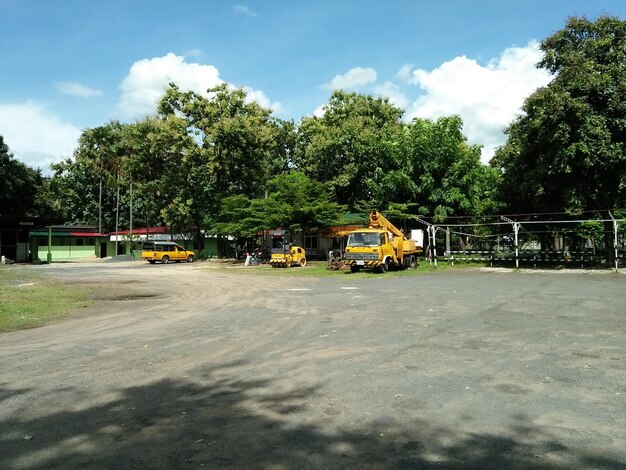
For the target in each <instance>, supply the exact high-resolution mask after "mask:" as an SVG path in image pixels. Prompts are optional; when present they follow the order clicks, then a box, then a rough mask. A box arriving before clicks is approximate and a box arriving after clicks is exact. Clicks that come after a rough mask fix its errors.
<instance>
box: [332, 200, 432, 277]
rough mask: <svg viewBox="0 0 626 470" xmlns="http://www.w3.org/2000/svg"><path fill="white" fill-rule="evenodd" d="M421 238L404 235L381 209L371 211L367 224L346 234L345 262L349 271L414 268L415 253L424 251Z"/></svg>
mask: <svg viewBox="0 0 626 470" xmlns="http://www.w3.org/2000/svg"><path fill="white" fill-rule="evenodd" d="M414 232H420V231H414ZM422 235H423V234H422ZM421 238H422V240H423V236H422V237H421ZM422 240H415V239H410V240H409V239H407V238H406V236H405V235H404V233H403V232H402V231H401V230H399V229H398V228H396V227H395V226H394V225H393V224H392V223H391V222H389V221H388V220H387V219H386V218H385V217H384V216H383V215H382V214H381V213H380V212H378V211H372V212H371V213H370V223H369V226H368V228H363V229H357V230H354V231H352V232H350V234H349V235H348V240H347V242H346V250H345V254H344V263H345V264H346V265H347V266H349V267H350V270H351V271H352V272H357V271H359V270H361V269H371V270H377V271H379V272H381V273H384V272H387V271H388V270H389V269H392V268H393V269H401V268H415V267H416V266H417V257H418V256H420V255H422V254H423V252H424V250H423V246H422Z"/></svg>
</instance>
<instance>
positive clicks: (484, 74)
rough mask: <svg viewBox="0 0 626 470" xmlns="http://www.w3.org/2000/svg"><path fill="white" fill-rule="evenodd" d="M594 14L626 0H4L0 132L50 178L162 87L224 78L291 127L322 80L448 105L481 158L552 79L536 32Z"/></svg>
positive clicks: (313, 102)
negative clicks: (100, 131)
mask: <svg viewBox="0 0 626 470" xmlns="http://www.w3.org/2000/svg"><path fill="white" fill-rule="evenodd" d="M602 15H612V16H617V17H619V18H621V19H626V2H624V0H602V1H600V0H429V1H423V0H413V1H411V0H404V1H399V0H387V1H380V0H363V1H358V0H316V1H311V0H291V1H288V2H287V1H278V0H275V1H269V0H265V1H261V0H258V1H244V0H235V1H226V0H219V1H218V0H214V1H211V0H204V1H202V0H181V1H178V2H173V1H171V0H167V1H166V0H133V1H130V2H129V1H128V0H105V1H99V2H97V1H86V0H47V1H42V0H0V18H1V19H2V21H1V25H2V26H1V27H0V135H2V136H3V137H4V141H5V143H6V144H7V145H8V146H9V150H10V152H11V153H12V154H13V155H14V156H15V158H17V159H18V160H20V161H22V162H24V163H26V164H27V165H29V166H31V167H37V168H41V169H42V170H43V171H44V173H48V172H49V165H50V164H51V163H53V162H58V161H61V160H63V159H65V158H68V157H71V155H72V152H73V150H74V149H75V147H76V143H77V139H78V137H79V136H80V134H81V132H82V131H83V130H85V129H87V128H92V127H97V126H100V125H103V124H106V123H107V122H109V121H111V120H120V121H122V122H134V121H135V120H137V119H141V118H143V117H145V116H147V115H151V114H154V113H155V111H156V106H155V103H156V102H157V101H158V99H159V97H160V96H161V94H162V93H163V91H164V89H165V87H166V86H167V84H168V83H169V82H171V81H174V82H176V83H177V84H178V85H179V86H180V87H181V88H183V89H189V90H194V91H197V92H198V93H203V92H205V91H206V89H207V88H209V87H212V86H215V85H217V84H219V83H224V82H226V83H228V84H230V85H231V86H234V87H238V88H244V89H245V90H246V91H247V92H248V97H249V99H250V100H254V101H256V102H258V103H259V104H261V105H263V106H265V107H268V108H270V109H272V110H273V113H274V115H275V116H276V117H278V118H281V119H293V120H294V121H296V122H298V121H300V119H301V118H302V117H305V116H312V115H320V114H321V113H323V107H324V104H326V103H327V102H328V100H329V98H330V95H331V93H332V91H333V90H334V89H343V90H345V91H355V92H359V93H367V94H371V95H373V96H377V97H379V96H381V97H387V98H389V99H390V101H391V102H392V103H394V104H395V105H396V106H398V107H400V108H402V109H403V110H404V116H403V119H404V120H405V121H407V122H410V120H411V119H413V118H416V117H419V118H429V119H436V118H438V117H441V116H449V115H452V114H458V115H460V116H461V117H462V119H463V122H464V127H463V131H464V134H465V135H466V136H467V138H468V142H469V143H470V144H477V145H481V146H482V147H483V149H482V160H483V161H484V162H488V161H489V159H490V158H491V157H492V156H493V152H494V150H495V149H496V148H497V147H498V146H500V145H502V144H504V142H505V141H506V136H505V134H504V133H503V130H504V129H505V128H506V127H507V126H508V125H509V124H510V123H511V122H512V120H513V119H514V118H515V116H516V115H518V114H519V112H520V108H521V106H522V104H523V102H524V99H525V98H526V97H527V96H529V95H530V94H531V93H532V92H533V91H534V90H536V89H537V88H538V87H541V86H544V85H546V84H547V83H549V81H550V80H551V77H550V76H549V74H548V73H547V72H545V71H544V70H540V69H537V68H536V64H537V62H538V61H539V60H540V59H541V52H540V50H539V43H540V42H541V41H542V40H543V39H545V38H547V37H549V36H550V35H552V34H554V33H555V32H556V31H558V30H560V29H562V28H563V27H564V26H565V24H566V21H567V19H568V18H569V17H571V16H586V17H587V18H589V19H595V18H597V17H599V16H602Z"/></svg>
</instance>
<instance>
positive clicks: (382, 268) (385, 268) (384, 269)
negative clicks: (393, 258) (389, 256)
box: [380, 261, 389, 274]
mask: <svg viewBox="0 0 626 470" xmlns="http://www.w3.org/2000/svg"><path fill="white" fill-rule="evenodd" d="M387 271H389V262H388V261H383V263H382V264H381V265H380V272H381V273H383V274H384V273H386V272H387Z"/></svg>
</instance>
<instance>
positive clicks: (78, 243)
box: [76, 238, 85, 246]
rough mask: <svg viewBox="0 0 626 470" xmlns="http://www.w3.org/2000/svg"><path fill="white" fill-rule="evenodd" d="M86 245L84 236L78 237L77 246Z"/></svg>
mask: <svg viewBox="0 0 626 470" xmlns="http://www.w3.org/2000/svg"><path fill="white" fill-rule="evenodd" d="M84 245H85V239H84V238H77V239H76V246H84Z"/></svg>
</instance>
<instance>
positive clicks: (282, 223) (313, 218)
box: [217, 171, 345, 237]
mask: <svg viewBox="0 0 626 470" xmlns="http://www.w3.org/2000/svg"><path fill="white" fill-rule="evenodd" d="M267 190H268V194H269V195H268V196H267V197H264V198H256V199H248V198H247V197H246V196H244V195H242V194H240V195H235V196H231V197H228V198H225V199H224V201H223V204H222V210H221V212H220V217H219V223H218V224H217V229H218V232H219V233H222V234H231V235H238V236H241V237H253V236H255V235H256V234H257V233H258V231H260V230H267V229H272V228H277V227H282V228H286V229H289V230H291V231H293V232H299V231H306V230H312V229H316V228H322V227H326V226H329V225H333V224H335V223H336V221H337V219H338V218H339V217H340V216H341V214H342V213H343V212H344V211H345V207H344V206H341V205H339V204H337V203H336V202H333V201H332V196H331V194H330V191H329V190H328V189H327V187H326V186H325V185H324V184H323V183H320V182H318V181H315V180H312V179H310V178H309V177H307V176H306V175H305V174H304V173H302V172H299V171H290V172H289V173H286V174H284V175H277V176H275V177H274V178H272V179H270V180H269V181H268V183H267Z"/></svg>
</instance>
